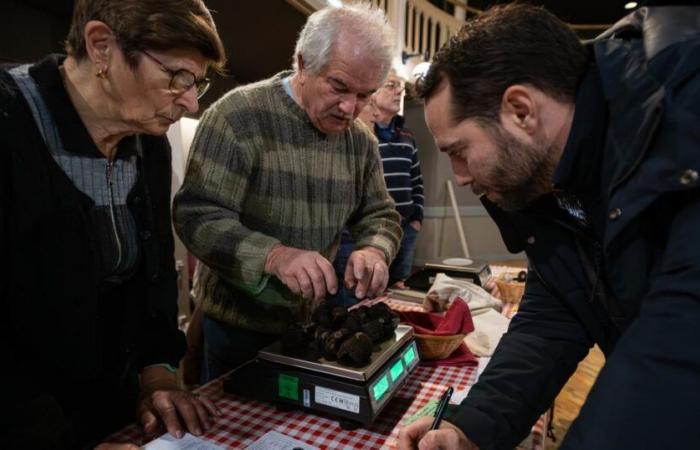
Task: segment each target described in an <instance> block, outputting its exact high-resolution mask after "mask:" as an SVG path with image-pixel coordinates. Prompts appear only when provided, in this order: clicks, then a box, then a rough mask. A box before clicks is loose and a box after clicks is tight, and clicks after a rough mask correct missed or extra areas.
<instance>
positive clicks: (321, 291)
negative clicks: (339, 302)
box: [305, 264, 326, 300]
mask: <svg viewBox="0 0 700 450" xmlns="http://www.w3.org/2000/svg"><path fill="white" fill-rule="evenodd" d="M305 270H306V274H307V275H308V276H309V279H310V280H311V286H312V288H313V296H312V297H311V298H312V299H314V300H319V299H322V298H325V297H326V278H325V274H324V273H323V271H322V270H321V268H320V267H318V264H317V265H316V266H315V267H308V268H306V269H305Z"/></svg>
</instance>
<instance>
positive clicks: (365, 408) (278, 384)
mask: <svg viewBox="0 0 700 450" xmlns="http://www.w3.org/2000/svg"><path fill="white" fill-rule="evenodd" d="M418 362H419V358H418V349H417V348H416V343H415V341H414V340H413V328H411V327H410V326H407V325H399V326H398V327H397V328H396V330H394V338H393V339H387V340H386V341H384V342H382V343H381V344H378V345H375V348H374V351H373V352H372V357H371V359H370V362H369V364H368V365H366V366H364V367H351V366H346V365H342V364H339V363H338V362H336V361H327V360H325V359H323V358H320V359H318V360H313V359H310V358H305V357H304V356H303V355H298V354H295V355H294V356H290V355H287V354H284V353H283V351H282V350H281V345H280V343H279V342H275V343H273V344H272V345H270V346H268V347H265V348H264V349H262V350H260V351H259V352H258V357H257V358H256V359H255V360H253V361H252V362H250V363H249V364H246V365H244V366H242V367H240V368H238V369H237V370H235V371H234V372H233V373H232V374H231V375H230V376H229V378H228V379H227V380H226V381H225V382H224V390H225V391H226V392H228V393H232V394H237V395H240V396H244V397H252V398H255V399H258V400H263V401H269V402H275V403H283V404H286V405H290V406H292V407H296V408H301V409H305V410H308V411H312V412H315V413H320V414H324V415H327V416H332V417H334V418H337V419H339V422H340V426H341V427H343V428H345V429H354V428H357V427H359V426H360V425H369V424H371V423H372V422H373V421H374V419H375V418H376V417H377V416H378V415H379V413H380V412H381V411H382V409H383V408H384V407H385V406H386V404H387V403H389V400H390V399H391V398H392V397H393V396H394V394H395V393H396V392H397V391H398V390H399V389H400V388H401V386H402V385H403V384H404V382H405V381H406V379H407V378H408V376H409V375H410V374H411V373H412V372H413V371H414V370H415V368H416V366H418Z"/></svg>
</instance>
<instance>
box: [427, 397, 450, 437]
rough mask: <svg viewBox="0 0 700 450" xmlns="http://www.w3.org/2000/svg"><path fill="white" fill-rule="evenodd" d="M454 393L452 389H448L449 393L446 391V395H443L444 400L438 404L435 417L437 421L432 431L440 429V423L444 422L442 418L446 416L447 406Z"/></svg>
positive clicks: (434, 421) (431, 427) (432, 426)
mask: <svg viewBox="0 0 700 450" xmlns="http://www.w3.org/2000/svg"><path fill="white" fill-rule="evenodd" d="M452 392H454V389H452V387H449V388H447V391H445V394H443V396H442V398H441V399H440V403H438V406H437V409H436V410H435V416H433V417H435V419H434V420H433V424H432V425H431V426H430V429H431V430H437V429H438V428H440V422H442V416H444V415H445V410H446V409H447V404H448V403H450V398H451V397H452Z"/></svg>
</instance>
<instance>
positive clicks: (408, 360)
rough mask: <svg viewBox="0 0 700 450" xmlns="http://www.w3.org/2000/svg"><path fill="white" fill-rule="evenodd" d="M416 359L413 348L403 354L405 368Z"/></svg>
mask: <svg viewBox="0 0 700 450" xmlns="http://www.w3.org/2000/svg"><path fill="white" fill-rule="evenodd" d="M414 359H416V352H415V351H414V350H413V346H411V347H409V349H408V350H407V351H406V353H404V355H403V360H404V361H405V362H406V366H410V365H411V363H412V362H413V360H414Z"/></svg>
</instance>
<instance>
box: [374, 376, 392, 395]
mask: <svg viewBox="0 0 700 450" xmlns="http://www.w3.org/2000/svg"><path fill="white" fill-rule="evenodd" d="M388 390H389V381H388V380H387V379H386V375H384V376H382V377H381V378H380V379H379V381H377V382H376V383H375V385H374V386H373V387H372V392H373V393H374V399H375V400H377V401H379V399H380V398H382V397H383V396H384V394H386V391H388Z"/></svg>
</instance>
